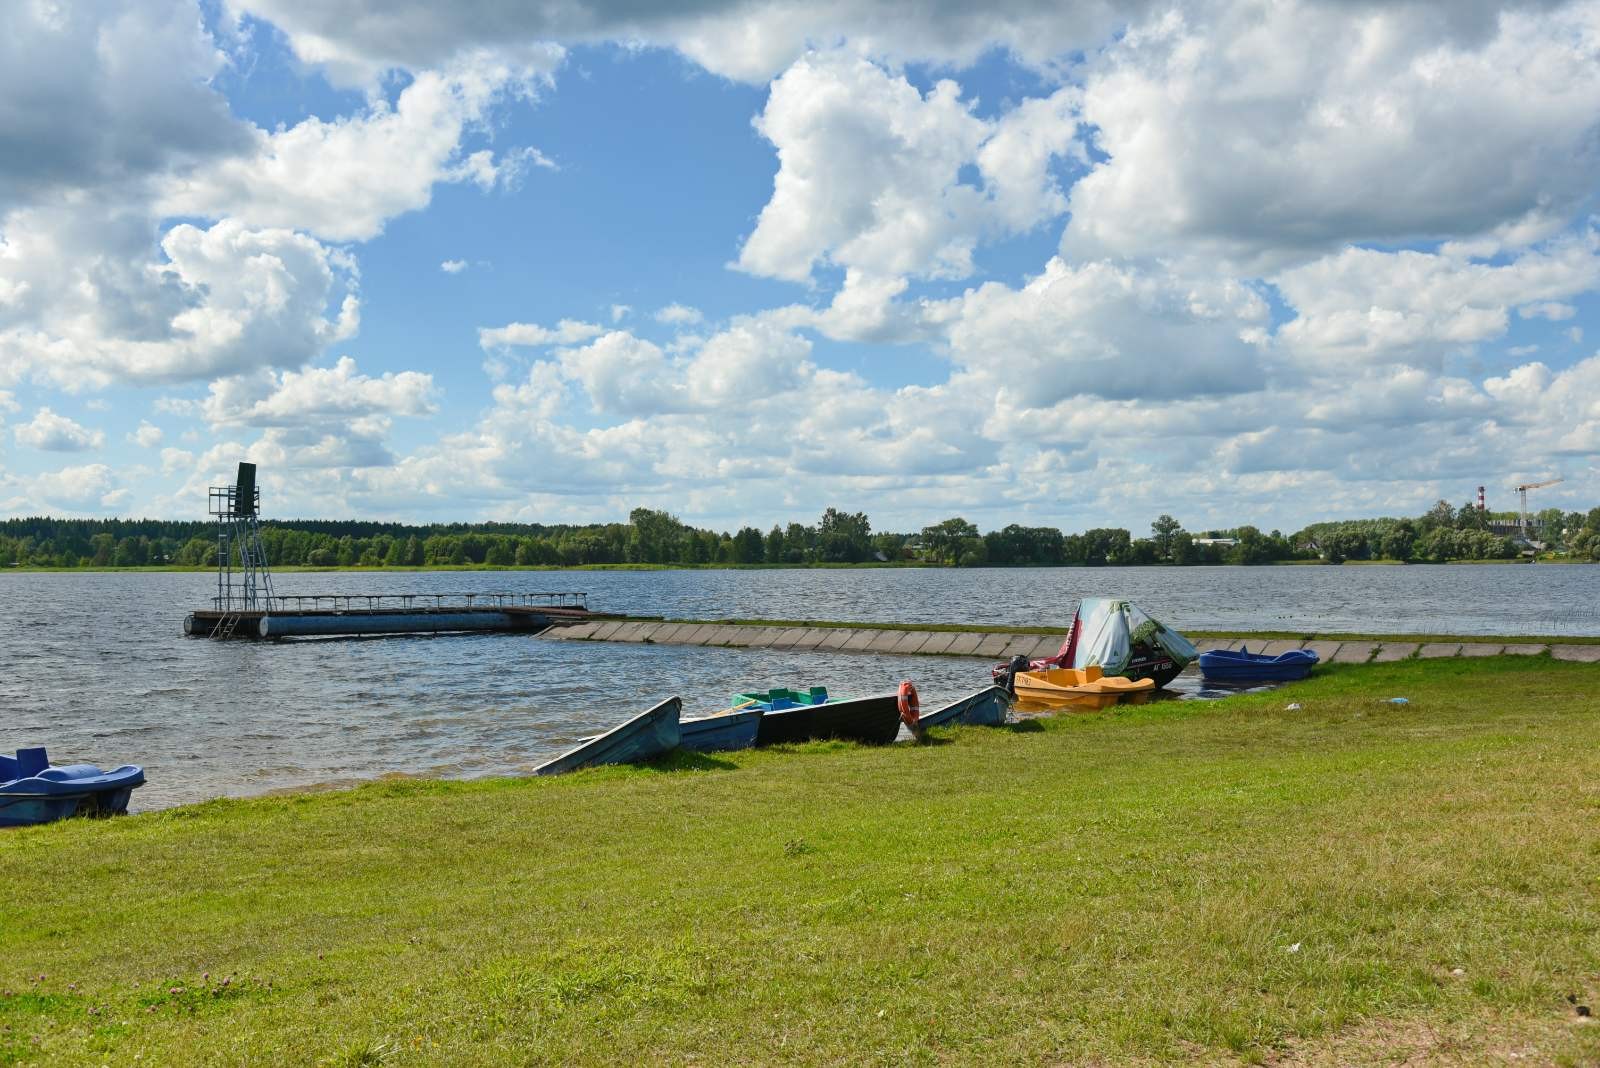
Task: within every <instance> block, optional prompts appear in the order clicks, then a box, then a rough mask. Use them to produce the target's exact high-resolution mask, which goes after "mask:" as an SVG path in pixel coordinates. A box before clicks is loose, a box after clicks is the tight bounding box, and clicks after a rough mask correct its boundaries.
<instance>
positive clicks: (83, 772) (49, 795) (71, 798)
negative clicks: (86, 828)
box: [0, 748, 144, 827]
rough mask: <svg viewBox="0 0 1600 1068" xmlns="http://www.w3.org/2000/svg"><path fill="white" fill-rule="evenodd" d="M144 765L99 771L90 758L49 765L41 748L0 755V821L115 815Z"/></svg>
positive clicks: (13, 823)
mask: <svg viewBox="0 0 1600 1068" xmlns="http://www.w3.org/2000/svg"><path fill="white" fill-rule="evenodd" d="M143 785H144V769H143V768H141V767H139V766H138V765H136V764H125V765H123V766H122V767H120V768H116V769H115V770H112V771H101V770H100V769H99V768H97V767H95V766H94V765H93V764H68V765H66V766H65V767H59V768H58V767H52V766H51V765H50V758H49V756H48V755H47V754H46V753H45V750H44V749H43V748H37V749H18V750H17V755H16V757H14V758H13V757H8V756H4V755H0V827H26V826H30V825H32V824H35V823H50V822H51V821H53V820H64V819H66V818H68V817H69V816H117V815H121V814H122V813H125V812H127V811H128V801H129V799H130V798H131V797H132V796H133V791H134V790H135V789H137V788H138V787H140V786H143Z"/></svg>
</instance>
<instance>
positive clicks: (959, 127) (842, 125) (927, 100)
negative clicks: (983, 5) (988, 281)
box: [738, 51, 1077, 281]
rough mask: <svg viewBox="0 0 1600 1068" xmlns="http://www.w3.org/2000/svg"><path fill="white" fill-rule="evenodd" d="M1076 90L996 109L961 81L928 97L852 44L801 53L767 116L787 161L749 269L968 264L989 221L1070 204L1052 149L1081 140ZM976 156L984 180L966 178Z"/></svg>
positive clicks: (914, 268) (948, 268) (916, 271)
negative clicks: (985, 113)
mask: <svg viewBox="0 0 1600 1068" xmlns="http://www.w3.org/2000/svg"><path fill="white" fill-rule="evenodd" d="M1076 96H1077V94H1076V91H1075V90H1072V89H1063V90H1061V91H1060V92H1058V93H1057V94H1055V95H1054V96H1051V97H1049V98H1048V99H1037V100H1033V101H1030V102H1029V103H1028V104H1027V105H1025V106H1023V107H1020V108H1017V109H1014V110H1012V111H1011V112H1008V113H1007V114H1006V115H1004V116H1003V117H1001V118H1000V119H997V120H994V121H988V120H984V119H981V118H979V117H978V116H976V115H975V114H974V113H973V105H972V102H971V101H966V100H963V99H962V97H961V88H960V86H959V85H957V83H956V82H954V81H952V80H949V79H945V80H942V81H940V82H938V83H937V84H936V85H935V86H934V87H933V88H932V89H931V90H930V91H929V92H928V93H927V94H926V95H924V94H922V93H920V92H919V91H918V90H917V89H916V88H915V87H914V86H912V85H911V83H910V82H909V81H907V80H906V78H905V76H904V75H897V74H893V73H891V72H890V71H887V70H885V69H884V68H882V67H880V66H878V65H876V64H874V63H872V62H870V61H869V60H866V59H863V58H861V57H860V56H858V55H855V54H853V53H851V52H849V51H835V52H825V53H813V54H810V55H807V56H805V57H804V58H802V59H801V60H799V61H798V62H797V63H795V65H794V66H793V67H791V68H789V69H788V70H787V71H785V72H784V74H783V76H782V77H780V78H779V79H778V80H777V81H775V82H774V83H773V85H772V91H771V95H770V96H769V98H768V100H767V106H766V109H765V110H764V111H763V112H762V114H761V117H760V118H759V119H758V120H757V124H756V126H757V129H758V130H759V131H760V132H761V134H762V135H763V136H764V137H766V138H767V139H768V140H770V141H771V142H772V143H773V145H774V146H775V147H776V149H777V152H778V163H779V166H778V174H777V177H776V178H775V179H774V182H773V191H772V198H771V199H770V200H769V201H768V202H767V204H766V206H765V207H764V208H762V210H761V215H760V217H759V218H758V219H757V220H756V226H755V229H754V230H753V231H752V232H751V234H750V236H749V238H748V239H747V240H746V241H745V243H744V246H743V248H742V249H741V250H740V252H739V260H738V264H739V266H740V268H742V269H743V270H746V271H749V272H751V273H753V274H761V275H767V276H770V277H774V278H784V279H789V280H791V281H805V280H807V279H809V278H810V277H811V272H812V268H813V267H814V266H815V265H816V264H818V263H819V262H831V263H835V264H838V265H840V266H844V267H849V268H857V269H859V270H861V271H862V272H865V273H869V274H872V275H876V276H880V277H883V276H899V275H917V276H923V277H956V278H960V277H964V276H966V275H967V274H969V273H970V272H971V270H972V253H973V249H974V247H975V245H976V244H977V242H978V240H979V238H980V237H981V236H982V235H983V234H984V232H985V231H986V230H994V231H998V232H1012V231H1020V230H1026V229H1028V228H1029V227H1031V226H1033V225H1034V224H1036V223H1038V222H1041V221H1043V220H1044V219H1046V218H1049V217H1051V216H1053V215H1056V214H1059V213H1060V212H1061V211H1062V210H1063V209H1064V208H1065V206H1066V198H1065V196H1064V195H1063V194H1062V193H1061V191H1060V190H1059V189H1058V188H1057V187H1056V184H1055V181H1054V179H1053V177H1052V175H1051V173H1050V169H1049V161H1050V160H1051V158H1053V157H1054V156H1057V155H1062V154H1066V153H1068V152H1070V151H1072V144H1073V135H1074V132H1075V131H1076V128H1077V124H1076V120H1075V118H1074V111H1075V107H1076V105H1075V101H1076ZM968 166H974V167H976V168H977V171H978V172H979V174H980V175H981V176H982V179H983V185H982V187H981V188H980V186H978V185H976V184H971V183H969V182H965V181H963V180H962V177H963V175H962V170H963V168H964V167H968Z"/></svg>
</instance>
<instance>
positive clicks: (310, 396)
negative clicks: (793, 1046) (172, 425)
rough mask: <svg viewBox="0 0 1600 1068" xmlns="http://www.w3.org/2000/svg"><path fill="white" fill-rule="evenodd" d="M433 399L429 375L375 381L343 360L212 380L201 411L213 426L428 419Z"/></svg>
mask: <svg viewBox="0 0 1600 1068" xmlns="http://www.w3.org/2000/svg"><path fill="white" fill-rule="evenodd" d="M437 396H438V391H437V390H436V389H435V387H434V384H433V376H432V375H430V374H423V373H420V372H417V371H401V372H400V373H398V374H394V373H386V374H383V375H381V376H379V377H377V378H373V377H370V376H368V375H363V374H361V373H359V372H358V371H357V369H356V362H355V361H354V360H352V359H351V358H350V357H348V356H343V357H340V359H339V361H338V362H337V363H335V364H334V365H333V366H332V367H308V368H306V369H305V370H302V371H285V372H282V373H279V374H274V373H273V372H271V371H262V372H259V373H257V374H255V375H252V376H249V377H242V378H229V379H221V380H219V381H216V382H213V383H212V384H211V391H210V395H209V396H208V397H207V398H206V400H205V404H204V406H203V410H204V413H205V418H206V419H207V420H208V421H209V422H210V423H212V424H213V425H214V426H261V427H265V426H280V427H281V426H305V425H311V424H319V425H336V424H343V423H353V422H359V421H361V420H365V419H371V418H373V417H385V418H386V417H390V416H423V415H429V414H431V413H433V412H434V411H435V410H436V408H437V403H436V402H437Z"/></svg>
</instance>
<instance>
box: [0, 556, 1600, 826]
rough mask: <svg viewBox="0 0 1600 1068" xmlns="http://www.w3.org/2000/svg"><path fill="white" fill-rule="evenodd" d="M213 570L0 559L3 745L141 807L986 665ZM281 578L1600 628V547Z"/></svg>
mask: <svg viewBox="0 0 1600 1068" xmlns="http://www.w3.org/2000/svg"><path fill="white" fill-rule="evenodd" d="M212 589H213V580H212V578H211V576H209V575H204V574H115V573H98V574H89V573H85V574H73V573H58V574H23V573H9V574H8V573H0V598H3V600H0V751H3V752H9V751H12V750H14V749H16V748H17V747H19V746H27V745H47V746H48V747H49V748H50V752H51V754H52V756H53V757H54V758H55V759H56V760H57V761H59V762H62V763H68V762H79V761H83V762H89V763H96V764H100V765H101V766H103V767H105V766H114V765H118V764H124V763H136V764H143V765H144V766H145V769H146V773H147V774H148V776H149V784H148V785H146V786H145V787H143V788H142V789H140V790H139V791H138V792H137V793H135V795H134V808H136V809H149V808H159V807H164V806H167V805H173V804H180V803H184V802H188V801H195V800H200V799H203V798H208V797H216V796H219V795H242V794H253V793H262V792H265V791H269V790H275V789H283V788H291V787H297V786H308V785H312V784H320V783H345V782H357V781H361V780H365V779H371V778H376V777H378V776H382V775H386V774H394V773H404V774H427V775H444V776H459V777H471V776H480V775H492V774H512V773H517V772H522V771H526V770H528V769H530V768H531V767H533V766H535V765H537V764H539V763H540V762H542V761H543V760H544V759H546V758H548V757H549V756H551V755H553V754H555V753H557V752H559V751H561V750H563V749H565V748H567V747H568V746H570V745H571V744H572V743H573V742H574V741H575V740H577V739H578V738H581V737H585V736H587V735H589V734H593V733H595V731H596V730H598V729H601V728H604V727H608V726H611V725H613V724H615V723H618V722H620V721H622V720H623V719H626V718H627V717H628V716H629V715H631V714H633V713H634V712H637V711H639V710H642V709H643V708H645V707H647V706H648V705H649V704H651V703H653V702H654V701H656V700H659V699H660V698H662V697H666V696H669V695H671V694H675V693H676V694H681V695H682V696H683V697H684V700H685V711H686V712H688V713H690V714H693V713H703V712H710V711H713V710H715V709H718V708H722V707H725V706H726V704H727V698H728V697H729V696H730V695H731V694H733V693H735V692H737V691H739V690H743V689H756V688H764V687H767V686H779V685H798V684H805V685H826V686H827V687H828V688H829V691H830V692H831V693H834V694H836V695H838V696H859V695H863V694H870V693H880V692H884V691H887V690H892V689H893V688H894V686H895V684H896V683H898V682H899V680H900V679H902V678H911V679H914V680H916V683H917V687H918V689H919V690H920V691H921V693H922V703H923V707H924V708H928V707H933V706H936V705H937V704H939V703H941V702H942V701H943V700H946V699H950V698H955V697H958V696H960V695H962V694H965V693H969V692H971V691H972V690H974V689H977V688H978V687H980V686H982V685H985V684H986V683H987V680H988V670H987V665H985V664H983V663H980V662H978V661H974V660H957V659H950V660H946V659H943V658H938V657H888V656H876V655H870V654H838V653H830V654H826V655H823V654H817V653H789V652H782V653H780V652H771V651H762V650H735V649H695V648H683V647H671V646H648V645H646V646H634V645H594V644H589V643H566V642H550V641H541V640H539V639H537V638H532V637H529V636H525V635H511V634H492V635H465V636H451V637H438V638H382V639H361V640H348V641H295V642H283V643H278V644H269V643H255V642H211V641H205V640H198V639H186V638H184V637H183V634H182V624H183V617H184V615H185V614H186V613H187V612H188V611H189V610H190V609H192V608H196V607H202V606H204V604H205V603H206V599H207V598H208V597H209V596H210V595H211V592H212ZM276 589H277V592H278V593H291V594H292V593H336V592H337V593H366V592H373V593H399V592H481V591H500V590H506V591H539V590H583V591H587V592H588V594H589V603H590V606H591V607H592V608H595V609H597V610H609V611H620V612H627V613H630V614H634V615H656V616H670V617H676V618H686V619H726V618H767V619H776V618H787V619H796V618H799V619H835V620H855V621H875V622H901V623H974V624H997V625H998V624H1012V625H1055V626H1064V625H1066V624H1067V623H1068V622H1069V621H1070V619H1071V617H1072V611H1073V608H1074V607H1075V605H1076V603H1077V600H1078V598H1079V597H1083V596H1097V595H1116V596H1123V597H1128V598H1131V599H1132V600H1135V601H1137V602H1139V603H1140V604H1141V605H1143V606H1144V607H1146V608H1147V609H1149V610H1150V611H1151V612H1153V613H1154V614H1155V615H1156V617H1157V618H1159V619H1161V620H1162V621H1163V622H1165V623H1167V624H1169V625H1170V626H1173V627H1176V628H1178V629H1179V630H1183V629H1185V628H1192V629H1202V628H1218V629H1220V628H1238V629H1244V630H1251V629H1291V630H1301V629H1303V630H1306V631H1313V630H1314V631H1375V632H1385V633H1401V632H1410V633H1426V632H1434V633H1450V634H1511V635H1529V636H1535V635H1556V634H1569V635H1578V634H1582V635H1596V634H1600V607H1597V606H1600V567H1589V566H1577V565H1573V566H1528V565H1481V566H1443V567H1256V568H1097V569H1084V568H1059V569H1040V570H1032V569H1017V570H1010V569H995V570H988V569H979V570H963V571H947V570H888V569H883V570H860V571H850V570H828V571H651V572H617V571H601V572H506V573H491V572H431V573H410V572H387V573H376V574H368V573H363V574H286V575H280V576H278V579H277V582H276Z"/></svg>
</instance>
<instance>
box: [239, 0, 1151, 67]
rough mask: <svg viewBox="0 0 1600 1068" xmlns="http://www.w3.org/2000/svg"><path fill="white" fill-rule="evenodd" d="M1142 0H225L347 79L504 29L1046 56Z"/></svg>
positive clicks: (734, 46) (701, 57) (955, 60)
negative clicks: (651, 1) (1067, 0)
mask: <svg viewBox="0 0 1600 1068" xmlns="http://www.w3.org/2000/svg"><path fill="white" fill-rule="evenodd" d="M1149 6H1151V5H1149V4H1148V3H1147V2H1146V0H1121V2H1115V0H1084V2H1081V3H1074V4H1072V5H1070V6H1067V7H1063V6H1062V5H1061V4H1060V3H1057V2H1053V0H1013V2H1011V3H1006V4H1000V5H995V4H990V5H987V6H983V7H974V6H972V5H970V4H963V3H956V2H953V0H911V2H905V3H895V4H861V3H849V2H846V0H695V2H693V3H688V4H676V5H665V4H662V5H639V4H636V3H617V2H612V0H600V2H582V0H578V2H573V3H563V4H521V3H507V2H504V0H471V2H467V3H457V4H435V3H430V2H428V0H399V2H390V0H383V2H380V0H320V2H318V0H230V2H229V7H231V8H233V9H234V10H236V11H240V12H249V13H252V14H254V15H257V16H259V17H262V18H265V19H268V20H270V21H271V22H272V23H274V24H275V25H277V26H279V27H282V28H283V29H284V30H285V31H286V32H287V33H288V35H289V39H290V41H291V43H292V44H293V46H294V48H295V50H296V51H297V52H298V53H299V55H300V56H301V57H302V58H303V59H305V60H306V61H308V62H312V63H319V64H322V65H323V66H324V67H325V68H326V69H328V70H329V71H330V72H331V73H333V74H334V75H335V76H336V77H341V78H344V79H346V80H348V81H352V82H357V83H359V82H364V81H368V80H370V79H372V78H373V77H374V76H375V75H376V74H377V73H378V72H380V71H382V70H384V69H386V68H389V67H394V66H401V67H410V68H417V67H430V66H439V65H441V64H443V63H445V62H447V61H448V60H449V59H450V58H451V57H452V56H454V55H456V54H458V53H460V52H462V51H464V50H469V49H474V48H483V47H493V46H496V45H502V44H503V43H504V42H507V41H538V40H560V41H567V42H574V43H577V42H593V41H624V42H629V43H649V44H658V45H665V46H668V47H673V48H677V49H679V50H680V51H682V52H683V53H684V54H685V55H687V56H689V57H690V58H692V59H693V60H694V61H695V62H697V63H699V64H700V65H702V66H704V67H705V68H706V69H707V70H710V71H712V72H714V73H716V74H721V75H723V76H725V77H729V78H735V79H740V80H744V81H749V82H763V81H766V80H767V79H769V78H771V77H772V76H773V75H775V74H776V73H777V72H778V71H781V70H783V69H784V68H785V67H787V66H789V65H790V64H791V63H793V62H794V61H795V59H797V58H798V57H799V56H800V55H801V54H803V53H804V52H805V51H806V50H807V48H809V47H811V46H813V45H815V44H828V43H831V42H833V41H837V40H841V39H844V40H849V41H851V42H854V43H855V44H856V45H857V46H858V47H859V48H861V49H862V50H863V51H864V52H868V53H870V54H872V55H876V56H880V57H883V58H887V59H889V60H892V61H893V60H910V59H927V60H933V61H935V62H939V63H946V64H952V65H965V64H967V63H970V62H972V61H973V60H976V59H977V58H979V57H980V56H982V55H983V54H984V53H985V52H988V51H990V50H992V49H994V48H997V47H998V48H1004V49H1008V50H1010V51H1012V52H1013V53H1015V54H1016V55H1017V56H1019V57H1021V58H1023V59H1024V60H1026V61H1029V62H1032V63H1037V64H1041V65H1044V64H1048V63H1051V62H1053V61H1055V60H1056V59H1057V58H1058V57H1059V56H1061V55H1062V54H1063V53H1066V52H1070V51H1072V50H1074V49H1078V48H1085V47H1091V46H1093V45H1095V44H1097V43H1098V42H1099V41H1100V40H1102V39H1103V38H1104V37H1105V36H1106V35H1108V34H1110V33H1112V32H1113V31H1115V30H1116V29H1117V28H1118V26H1120V25H1121V24H1122V23H1123V22H1124V20H1125V19H1127V18H1128V17H1130V16H1132V17H1137V16H1138V15H1139V14H1140V13H1141V12H1142V11H1144V10H1145V9H1146V8H1147V7H1149Z"/></svg>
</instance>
